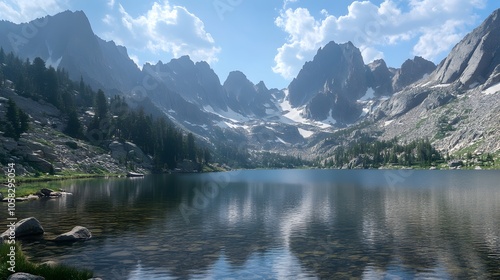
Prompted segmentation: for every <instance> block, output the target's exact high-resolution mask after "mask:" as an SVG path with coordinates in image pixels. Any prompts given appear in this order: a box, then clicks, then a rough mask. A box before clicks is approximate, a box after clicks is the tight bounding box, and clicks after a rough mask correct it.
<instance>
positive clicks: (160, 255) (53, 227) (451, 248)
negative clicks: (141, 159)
mask: <svg viewBox="0 0 500 280" xmlns="http://www.w3.org/2000/svg"><path fill="white" fill-rule="evenodd" d="M53 188H54V189H57V188H63V189H65V190H66V191H68V192H71V193H72V194H73V195H68V196H64V197H61V198H56V199H39V200H36V201H31V202H19V203H17V205H16V213H17V216H18V218H19V219H21V218H26V217H36V218H37V219H38V220H39V221H40V222H41V224H42V226H43V227H44V229H45V231H46V232H45V235H44V238H43V239H42V240H25V241H22V245H23V250H24V252H25V254H26V255H27V256H28V257H29V258H30V259H31V260H32V261H34V262H38V263H40V262H45V261H55V262H57V263H63V264H67V265H70V266H75V267H77V268H87V269H90V270H92V271H94V276H95V277H101V278H103V279H137V280H139V279H141V280H142V279H348V278H354V279H500V171H465V170H450V171H438V170H425V171H424V170H241V171H240V170H237V171H231V172H223V173H202V174H166V175H151V176H146V177H144V178H134V179H131V178H109V179H104V178H103V179H84V180H67V181H60V182H54V183H53ZM5 207H7V206H5ZM6 219H7V211H0V224H1V225H2V226H5V225H6ZM76 225H80V226H84V227H87V228H88V229H89V230H90V231H91V232H92V235H93V237H92V239H90V240H89V241H85V242H77V243H72V244H57V243H54V242H52V241H50V240H51V239H53V238H54V237H55V236H57V235H58V234H61V233H63V232H67V231H69V230H71V229H72V228H73V227H74V226H76Z"/></svg>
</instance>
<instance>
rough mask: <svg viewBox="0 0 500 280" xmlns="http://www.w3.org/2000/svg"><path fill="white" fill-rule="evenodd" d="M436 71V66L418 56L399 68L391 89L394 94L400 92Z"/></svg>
mask: <svg viewBox="0 0 500 280" xmlns="http://www.w3.org/2000/svg"><path fill="white" fill-rule="evenodd" d="M435 69H436V65H435V64H434V63H432V62H430V61H428V60H425V59H423V58H422V57H420V56H415V58H413V59H408V60H406V61H405V62H404V63H403V65H401V68H400V69H398V70H397V71H396V74H395V75H394V78H393V80H392V87H393V89H394V91H395V92H397V91H400V90H402V89H403V88H405V87H406V86H409V85H411V84H412V83H414V82H416V81H418V80H420V79H422V78H423V77H424V76H426V75H429V74H430V73H432V71H434V70H435Z"/></svg>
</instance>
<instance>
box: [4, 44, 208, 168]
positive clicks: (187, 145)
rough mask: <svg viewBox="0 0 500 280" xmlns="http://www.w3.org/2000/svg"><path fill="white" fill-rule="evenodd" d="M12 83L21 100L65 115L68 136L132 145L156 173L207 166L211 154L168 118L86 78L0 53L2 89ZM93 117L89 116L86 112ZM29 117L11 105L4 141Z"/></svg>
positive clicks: (23, 127) (15, 135)
mask: <svg viewBox="0 0 500 280" xmlns="http://www.w3.org/2000/svg"><path fill="white" fill-rule="evenodd" d="M7 80H9V81H11V82H12V84H13V87H14V89H15V90H16V92H17V93H18V94H19V95H20V96H23V97H26V98H30V99H33V100H36V101H41V100H43V101H45V102H47V103H50V104H52V105H54V106H55V107H56V108H58V109H59V110H60V111H61V112H62V113H63V115H64V121H65V124H66V125H65V128H64V129H63V132H64V133H66V134H67V135H69V136H71V137H74V138H79V139H82V140H85V141H89V142H91V143H92V144H94V145H98V146H102V147H104V148H107V147H106V145H107V144H108V143H109V142H110V141H114V140H117V141H122V142H123V141H130V142H133V143H135V144H136V145H137V146H138V147H140V148H141V149H142V150H143V151H144V152H145V153H146V154H149V155H151V156H152V157H153V162H154V164H155V168H156V169H158V170H162V169H173V168H176V166H177V163H178V162H180V161H183V160H191V161H195V162H198V163H208V162H209V161H210V160H211V154H210V152H209V150H208V149H201V148H199V147H198V146H197V145H196V143H195V142H196V141H195V137H194V135H193V134H191V133H189V134H185V133H184V132H183V131H181V130H179V129H177V128H176V127H175V126H174V124H173V123H172V122H171V121H170V120H168V119H166V118H165V117H156V118H155V117H153V116H152V115H148V114H146V113H145V112H144V109H142V108H131V107H129V105H128V104H127V102H126V99H125V98H124V97H120V96H114V97H111V98H108V97H107V96H106V95H105V93H104V92H103V91H102V90H100V89H99V90H98V91H94V90H93V89H92V88H91V87H90V86H89V85H87V84H86V83H85V82H84V80H83V78H81V79H80V81H79V82H75V81H72V80H70V78H69V76H68V73H67V72H66V71H65V70H64V69H57V70H56V69H54V68H53V67H52V66H49V67H47V66H46V65H45V62H44V61H43V60H42V59H41V58H39V57H37V58H35V59H34V60H33V61H32V62H31V61H30V60H29V59H26V60H24V61H23V60H21V59H19V57H17V56H15V55H14V54H13V53H9V54H5V52H4V50H3V49H2V48H0V85H3V84H5V82H6V81H7ZM89 111H90V112H93V116H88V112H89ZM28 122H29V118H28V115H27V114H25V113H24V112H22V111H21V110H20V109H19V108H17V106H16V104H15V103H14V102H13V101H9V105H8V111H7V113H6V116H5V119H4V120H3V121H2V123H1V124H2V129H3V131H4V136H7V137H12V138H15V139H19V137H20V134H21V133H22V132H25V131H26V130H27V128H28V126H29V124H28Z"/></svg>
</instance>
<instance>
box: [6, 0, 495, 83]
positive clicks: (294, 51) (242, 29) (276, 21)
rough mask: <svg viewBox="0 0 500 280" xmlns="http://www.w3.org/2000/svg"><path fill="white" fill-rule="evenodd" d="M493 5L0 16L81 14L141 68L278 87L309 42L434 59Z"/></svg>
mask: <svg viewBox="0 0 500 280" xmlns="http://www.w3.org/2000/svg"><path fill="white" fill-rule="evenodd" d="M499 7H500V3H498V1H497V0H405V1H403V0H372V1H344V0H316V1H313V0H157V1H135V0H102V1H98V0H87V1H83V0H78V1H77V0H2V1H0V19H6V20H10V21H14V22H23V21H29V20H31V19H34V18H36V17H40V16H44V15H46V14H51V15H52V14H55V13H57V12H60V11H63V10H67V9H69V10H73V11H74V10H83V11H84V12H85V13H86V14H87V17H88V18H89V20H90V23H91V25H92V28H93V29H94V32H95V33H96V34H97V35H98V36H100V37H101V38H103V39H105V40H114V41H115V42H116V43H118V44H121V45H124V46H126V47H127V49H128V52H129V55H130V56H131V57H132V58H133V59H134V60H135V61H136V63H138V65H139V66H140V67H142V65H143V64H144V63H145V62H151V63H156V62H157V61H158V60H162V61H163V62H168V61H170V59H172V58H175V57H179V56H181V55H186V54H187V55H190V56H191V58H192V59H193V60H195V61H199V60H205V61H208V62H209V63H210V65H211V66H212V68H213V69H214V70H215V72H216V73H217V74H218V75H219V77H220V79H221V82H224V80H225V79H226V77H227V75H228V73H229V72H230V71H233V70H240V71H242V72H244V73H245V74H246V75H247V77H248V78H249V79H250V80H251V81H252V82H254V83H257V82H259V81H261V80H263V81H264V82H265V83H266V84H267V85H268V87H270V88H271V87H277V88H284V87H286V86H287V85H288V84H289V83H290V81H291V79H293V77H295V76H296V75H297V73H298V71H299V70H300V69H301V67H302V65H303V64H304V63H305V62H306V61H309V60H311V59H312V58H313V57H314V54H315V53H316V52H317V50H318V48H320V47H322V46H324V45H325V44H326V43H328V42H329V41H332V40H333V41H335V42H337V43H343V42H347V41H352V42H353V43H354V44H355V45H356V46H357V47H359V48H360V49H361V50H362V54H363V58H364V60H365V63H368V62H370V61H372V60H373V59H376V58H384V60H385V61H386V62H387V64H388V65H389V66H391V67H399V66H400V65H401V64H402V63H403V62H404V61H405V60H406V59H408V58H413V57H414V56H415V55H419V56H423V57H424V58H426V59H429V60H432V61H434V62H435V63H439V62H440V61H441V59H443V58H444V57H445V56H446V55H447V54H448V53H449V51H450V50H451V48H452V47H453V46H454V45H455V44H456V43H457V42H458V41H459V40H460V39H461V38H463V36H464V35H465V34H467V33H468V32H470V31H471V30H472V29H473V28H474V27H476V26H477V25H478V24H480V23H481V22H482V21H483V20H484V19H485V18H486V17H487V16H488V15H489V14H490V13H491V12H492V11H494V10H495V9H497V8H499Z"/></svg>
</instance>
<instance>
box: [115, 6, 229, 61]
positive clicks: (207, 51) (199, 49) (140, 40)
mask: <svg viewBox="0 0 500 280" xmlns="http://www.w3.org/2000/svg"><path fill="white" fill-rule="evenodd" d="M118 9H119V12H120V17H121V22H120V24H121V26H122V27H124V29H125V31H124V32H125V33H127V36H126V39H125V37H124V36H122V37H121V40H122V41H126V44H127V46H132V47H133V48H136V49H138V50H144V48H146V49H147V50H149V51H151V52H154V53H159V52H166V53H169V54H171V55H172V56H174V57H179V56H182V55H189V56H190V57H191V59H193V60H194V61H200V60H204V61H207V62H208V63H211V62H215V61H217V54H218V53H219V52H220V48H219V47H217V46H216V45H215V41H214V39H213V38H212V35H211V34H210V33H208V32H207V31H206V30H205V25H204V23H203V22H202V21H201V20H200V19H199V18H198V17H197V16H196V15H194V14H193V13H191V12H189V11H188V10H187V9H186V8H185V7H182V6H172V5H170V4H169V2H168V1H164V2H163V3H158V2H155V3H154V4H153V6H152V7H151V9H150V10H149V11H147V12H146V13H145V14H144V15H141V16H138V17H135V18H134V17H132V16H131V15H130V14H129V13H128V12H127V11H126V10H125V8H124V7H123V6H122V5H120V4H119V5H118ZM117 40H120V38H117Z"/></svg>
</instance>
